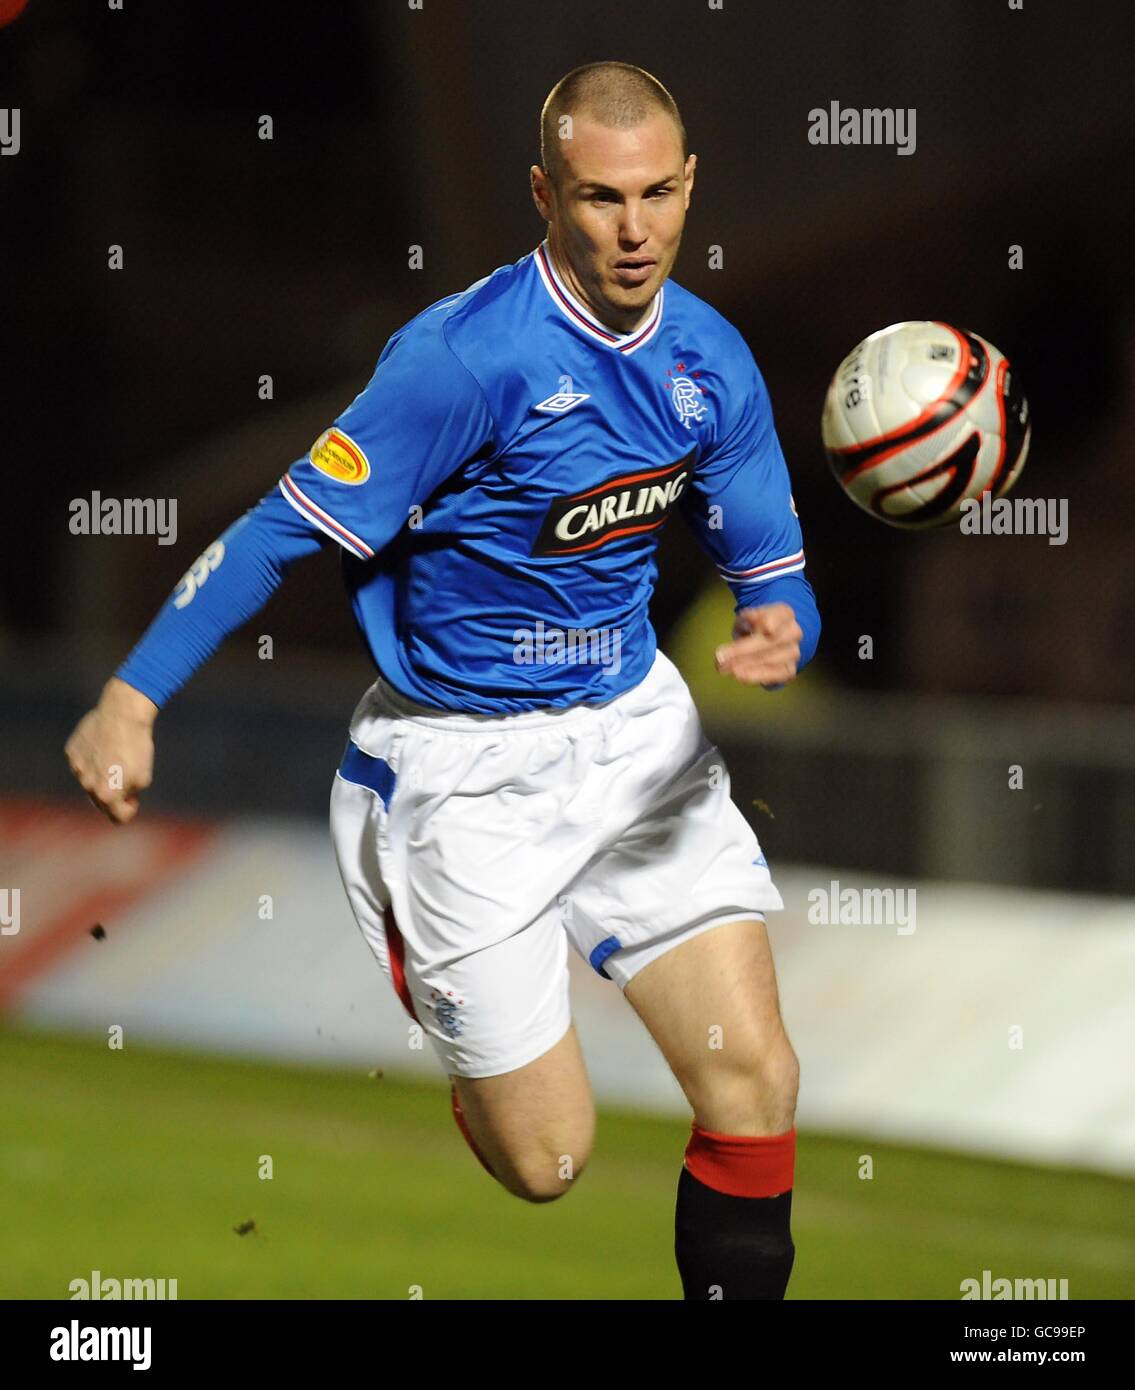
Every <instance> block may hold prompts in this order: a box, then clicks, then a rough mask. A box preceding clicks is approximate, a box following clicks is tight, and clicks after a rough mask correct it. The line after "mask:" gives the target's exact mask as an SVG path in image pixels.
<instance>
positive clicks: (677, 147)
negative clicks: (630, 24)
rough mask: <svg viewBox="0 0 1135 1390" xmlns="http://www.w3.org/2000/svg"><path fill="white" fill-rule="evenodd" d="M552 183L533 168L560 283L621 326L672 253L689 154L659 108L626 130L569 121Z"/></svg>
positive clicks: (632, 320) (632, 317) (685, 198)
mask: <svg viewBox="0 0 1135 1390" xmlns="http://www.w3.org/2000/svg"><path fill="white" fill-rule="evenodd" d="M572 125H573V129H572V138H571V139H570V140H564V141H563V142H562V146H561V150H562V161H563V167H562V168H561V170H560V172H559V175H558V177H557V178H556V180H555V183H554V184H553V182H552V181H551V179H549V178H548V176H547V175H546V174H545V173H544V171H543V170H541V169H539V168H536V167H534V168H533V170H532V191H533V195H534V197H535V199H536V206H537V207H538V208H539V209H540V212H541V215H542V216H543V217H544V218H545V219H546V220H547V222H548V244H549V246H550V248H551V251H552V254H553V256H554V258H555V260H556V263H557V266H558V267H559V269H560V271H561V273H562V274H564V276H565V277H566V279H567V281H568V285H569V287H570V288H571V289H572V290H573V291H574V292H575V293H576V295H577V296H578V297H579V298H580V299H582V300H583V302H584V303H585V304H586V305H587V306H588V308H590V309H591V311H592V312H593V313H594V314H595V316H596V317H597V318H598V319H600V320H601V322H603V323H605V324H607V325H608V326H609V327H612V328H615V329H617V330H618V331H620V332H630V330H631V329H633V328H634V327H635V326H636V325H637V323H638V321H639V320H640V319H641V318H642V317H643V314H644V313H645V311H646V309H647V308H648V306H649V305H650V301H651V300H652V299H653V298H654V296H655V294H656V293H657V292H658V287H659V286H660V285H661V284H662V282H663V280H665V279H666V277H667V276H668V275H669V274H670V271H671V269H672V267H673V265H674V260H675V258H676V257H677V255H678V244H679V242H680V241H681V239H682V227H683V225H684V223H685V220H686V209H687V208H688V207H689V205H690V191H691V189H692V188H693V186H694V167H695V165H696V164H697V156H696V155H690V156H689V158H688V159H687V160H686V161H685V164H684V165H683V163H682V142H681V137H680V136H679V134H678V128H677V126H676V125H675V124H674V122H673V121H672V120H671V119H670V118H669V116H667V115H666V114H665V113H663V112H658V113H656V114H655V115H653V116H651V117H650V118H649V119H648V120H646V121H644V122H643V123H642V124H641V125H638V126H635V127H633V128H632V129H630V130H613V129H610V128H608V127H606V126H601V125H597V124H596V123H595V122H594V121H591V120H588V119H587V117H586V116H576V117H575V118H574V119H573V122H572Z"/></svg>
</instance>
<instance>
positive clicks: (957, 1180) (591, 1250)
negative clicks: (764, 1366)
mask: <svg viewBox="0 0 1135 1390" xmlns="http://www.w3.org/2000/svg"><path fill="white" fill-rule="evenodd" d="M0 1116H2V1119H0V1194H2V1195H0V1225H2V1228H3V1232H4V1242H3V1243H4V1259H3V1261H0V1297H3V1298H50V1299H54V1298H64V1299H65V1298H68V1297H69V1290H68V1285H69V1283H70V1281H71V1280H72V1279H76V1278H88V1279H89V1278H90V1275H91V1272H92V1271H93V1270H95V1269H97V1270H100V1271H101V1273H102V1276H103V1277H104V1278H108V1277H114V1278H155V1279H157V1278H165V1279H171V1278H176V1279H177V1280H178V1296H179V1298H181V1299H192V1298H225V1299H230V1298H356V1299H361V1298H366V1299H375V1298H377V1299H408V1298H411V1297H414V1296H415V1293H414V1290H415V1289H416V1288H417V1289H420V1290H421V1294H420V1296H422V1297H424V1298H430V1299H440V1298H445V1299H530V1298H537V1299H544V1298H548V1299H603V1300H608V1299H676V1298H678V1297H679V1296H680V1286H679V1284H678V1278H677V1274H676V1271H675V1268H674V1263H673V1254H672V1243H673V1217H674V1191H675V1186H676V1183H677V1178H678V1171H679V1166H680V1164H681V1156H682V1151H683V1148H684V1146H685V1142H686V1137H687V1135H688V1126H687V1125H685V1124H683V1123H682V1122H681V1121H680V1120H659V1119H651V1118H645V1117H642V1116H639V1115H634V1114H629V1113H625V1112H617V1111H613V1110H603V1111H601V1113H600V1117H599V1133H598V1137H597V1140H596V1150H595V1155H594V1157H593V1158H592V1161H591V1164H590V1166H589V1167H588V1169H587V1170H586V1172H585V1173H584V1174H583V1175H582V1177H581V1178H580V1180H579V1191H578V1192H571V1193H569V1194H568V1195H567V1197H565V1198H563V1199H562V1200H560V1201H558V1202H554V1203H549V1204H546V1205H541V1206H531V1205H528V1204H526V1203H523V1202H520V1201H518V1200H516V1199H515V1198H513V1197H510V1196H508V1195H507V1194H506V1193H505V1192H504V1191H503V1190H502V1189H501V1188H499V1187H497V1186H496V1184H495V1183H493V1182H492V1181H491V1180H490V1179H489V1177H488V1176H487V1175H486V1174H485V1173H484V1172H483V1171H482V1170H481V1168H480V1166H479V1165H478V1163H477V1162H476V1160H475V1159H474V1157H473V1155H472V1154H471V1153H470V1152H469V1151H468V1149H467V1148H466V1147H465V1144H464V1142H463V1140H462V1139H461V1136H460V1135H459V1133H458V1131H457V1128H456V1126H455V1124H454V1122H453V1119H452V1117H451V1115H450V1110H449V1097H448V1089H447V1087H445V1086H444V1085H440V1084H439V1085H437V1086H429V1085H421V1084H417V1083H406V1082H404V1081H401V1080H398V1079H392V1078H390V1077H386V1078H383V1079H372V1078H368V1077H367V1075H366V1073H365V1070H362V1069H360V1070H359V1071H358V1072H354V1071H344V1070H336V1071H332V1070H327V1069H320V1070H316V1069H308V1068H299V1067H289V1066H277V1065H264V1064H260V1063H248V1062H242V1061H234V1060H231V1059H220V1058H203V1057H200V1056H197V1055H195V1054H188V1053H181V1052H168V1051H155V1050H150V1049H147V1048H142V1047H139V1046H134V1045H131V1044H129V1043H128V1044H127V1046H126V1047H125V1048H124V1049H123V1050H122V1051H117V1052H116V1051H111V1050H110V1049H109V1048H108V1047H107V1046H106V1045H105V1043H104V1042H102V1041H101V1040H94V1041H86V1040H82V1039H79V1038H76V1037H74V1036H66V1037H64V1036H57V1035H45V1034H38V1033H29V1032H25V1031H20V1030H17V1031H4V1032H0ZM265 1154H267V1155H270V1156H271V1159H272V1163H273V1167H274V1176H273V1177H272V1179H271V1180H267V1181H266V1180H262V1179H260V1178H259V1177H258V1170H259V1165H260V1158H261V1155H265ZM862 1154H870V1155H871V1156H872V1158H873V1161H874V1177H873V1178H872V1179H871V1180H870V1181H864V1180H863V1179H861V1178H860V1177H859V1176H858V1173H859V1158H860V1155H862ZM1133 1190H1135V1184H1132V1183H1130V1182H1124V1181H1119V1180H1116V1179H1111V1178H1106V1177H1099V1176H1093V1175H1090V1174H1083V1173H1072V1172H1055V1171H1049V1170H1043V1169H1037V1168H1029V1167H1024V1166H1020V1165H1015V1164H1007V1163H1000V1162H989V1161H986V1160H983V1159H974V1158H970V1157H967V1156H963V1155H958V1154H947V1153H942V1152H935V1151H928V1150H914V1149H908V1148H899V1147H896V1146H894V1145H891V1144H882V1143H879V1142H876V1141H874V1140H871V1139H865V1138H863V1137H860V1136H848V1137H845V1138H833V1137H830V1136H818V1135H811V1134H807V1133H804V1134H802V1135H801V1137H800V1145H799V1151H798V1160H797V1178H796V1191H795V1197H794V1202H793V1232H794V1236H795V1240H796V1247H797V1255H796V1267H795V1271H794V1274H793V1278H792V1283H791V1285H790V1286H789V1297H791V1298H834V1299H844V1298H847V1299H863V1298H867V1299H875V1298H896V1299H927V1298H945V1299H957V1298H958V1297H959V1284H960V1281H961V1280H962V1279H964V1278H967V1277H970V1276H973V1277H976V1278H980V1277H981V1271H982V1270H983V1269H989V1270H991V1271H992V1274H993V1277H994V1278H998V1277H1003V1276H1004V1277H1009V1278H1015V1277H1019V1278H1042V1277H1043V1278H1067V1279H1068V1280H1069V1292H1070V1296H1071V1298H1072V1299H1077V1298H1131V1297H1133V1296H1135V1201H1132V1196H1133ZM250 1220H251V1221H254V1222H255V1228H254V1229H253V1230H251V1231H249V1232H248V1233H247V1234H245V1235H238V1234H236V1232H235V1231H234V1227H237V1226H239V1225H240V1224H241V1223H243V1222H246V1221H250Z"/></svg>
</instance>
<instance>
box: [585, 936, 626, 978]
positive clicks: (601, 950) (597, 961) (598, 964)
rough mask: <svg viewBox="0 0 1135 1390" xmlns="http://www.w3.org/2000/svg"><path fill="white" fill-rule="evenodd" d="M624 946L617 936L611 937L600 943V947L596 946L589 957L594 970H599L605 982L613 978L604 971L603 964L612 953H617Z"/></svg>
mask: <svg viewBox="0 0 1135 1390" xmlns="http://www.w3.org/2000/svg"><path fill="white" fill-rule="evenodd" d="M622 944H623V943H622V942H621V941H620V940H619V938H618V937H617V936H609V937H608V938H607V939H606V941H600V943H599V945H598V946H596V948H595V949H594V951H592V952H591V954H590V955H589V956H588V957H587V959H588V960H589V961H590V962H591V966H592V969H594V970H598V972H599V974H600V975H602V976H603V978H604V979H605V980H609V979H610V978H611V977H610V975H608V974H607V972H606V971H605V970H604V969H603V962H604V961H605V960H606V959H607V957H608V956H609V955H611V954H612V952H614V951H617V950H618V949H619V948H620V946H621V945H622Z"/></svg>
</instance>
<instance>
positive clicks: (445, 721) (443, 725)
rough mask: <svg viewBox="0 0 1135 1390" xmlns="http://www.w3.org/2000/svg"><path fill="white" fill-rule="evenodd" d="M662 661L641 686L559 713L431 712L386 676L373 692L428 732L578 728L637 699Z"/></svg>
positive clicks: (400, 715)
mask: <svg viewBox="0 0 1135 1390" xmlns="http://www.w3.org/2000/svg"><path fill="white" fill-rule="evenodd" d="M660 660H662V661H665V660H666V658H665V657H663V656H662V652H661V651H658V652H657V653H656V654H655V657H654V661H653V662H652V664H651V667H650V670H649V671H648V672H647V673H646V675H645V676H644V677H643V679H642V680H641V681H640V682H639V684H638V685H633V686H631V688H630V689H629V690H624V691H622V692H621V693H620V694H618V695H612V697H611V698H610V699H609V700H604V701H602V702H601V703H595V704H588V703H584V702H580V703H579V704H575V705H564V706H563V707H562V708H557V709H534V710H524V711H521V712H520V713H518V714H469V713H466V712H464V711H458V710H437V709H431V708H430V706H429V705H420V704H418V703H417V702H416V701H414V700H411V699H410V698H409V697H408V696H406V695H403V694H402V692H401V691H400V690H396V689H395V688H394V687H393V686H392V685H391V684H390V682H389V681H387V680H385V679H384V678H383V677H382V676H379V677H378V678H377V679H376V680H375V682H374V684H373V685H372V686H371V691H372V692H373V693H374V694H375V695H377V697H378V700H379V701H380V702H381V703H382V704H384V705H386V706H387V707H388V708H389V709H390V710H391V712H392V713H394V714H395V715H397V717H398V718H399V719H406V720H408V721H409V722H410V723H411V724H418V725H420V726H421V727H423V728H427V729H434V730H440V731H443V732H444V731H448V732H452V733H477V732H483V731H486V730H488V731H492V732H494V733H511V732H512V731H513V730H521V729H541V728H553V727H554V728H557V729H560V728H563V727H564V726H565V725H569V724H577V723H578V722H579V721H580V720H583V719H588V718H591V719H594V718H597V717H599V716H601V715H602V714H603V713H604V712H605V711H606V710H609V709H610V708H611V707H612V706H613V705H615V704H617V703H618V702H619V701H620V700H624V699H626V698H628V697H629V696H633V695H634V694H635V693H636V692H637V691H640V690H641V689H642V687H643V686H644V685H645V684H646V683H647V681H649V680H650V679H651V678H652V677H653V676H655V675H656V673H657V670H658V665H659V661H660Z"/></svg>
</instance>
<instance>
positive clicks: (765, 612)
mask: <svg viewBox="0 0 1135 1390" xmlns="http://www.w3.org/2000/svg"><path fill="white" fill-rule="evenodd" d="M803 636H804V632H803V629H802V628H801V626H800V624H799V623H798V622H797V621H796V614H795V613H793V611H792V609H791V608H790V607H789V605H788V604H787V603H770V604H767V605H766V606H765V607H764V608H742V609H741V611H740V612H739V613H738V614H737V616H736V619H735V620H734V623H733V638H734V640H733V641H732V642H729V643H726V644H725V645H724V646H721V647H718V649H717V652H716V653H715V663H716V665H717V669H718V671H719V672H720V673H721V675H723V676H733V677H734V678H735V679H736V680H739V681H740V682H741V684H742V685H762V686H764V688H765V689H766V690H778V689H779V688H780V687H781V686H782V685H785V684H787V682H788V681H794V680H795V679H796V664H797V662H798V661H799V660H800V640H801V638H802V637H803Z"/></svg>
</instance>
